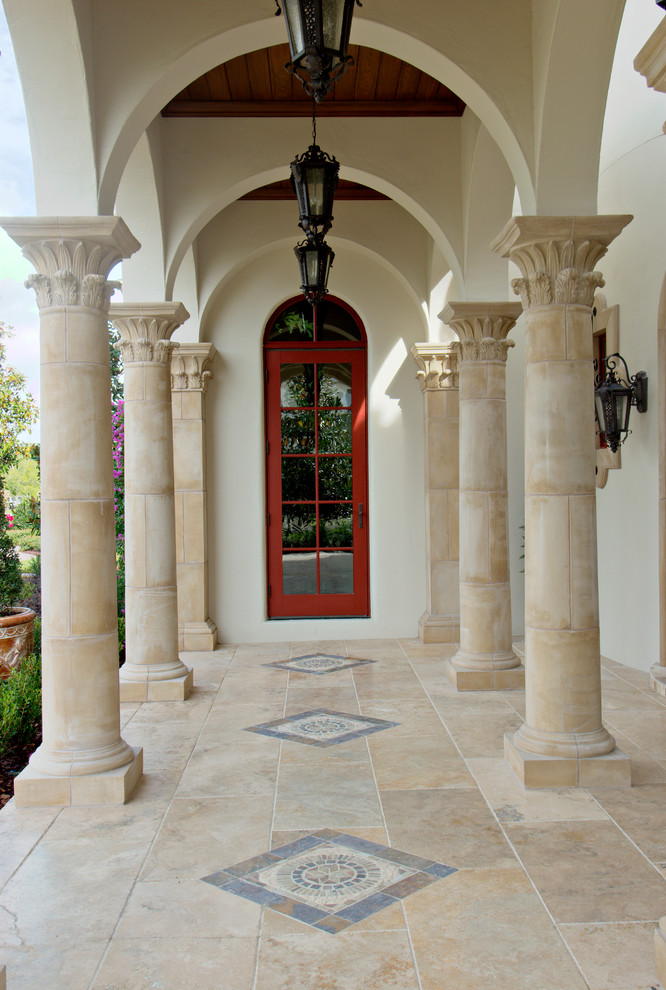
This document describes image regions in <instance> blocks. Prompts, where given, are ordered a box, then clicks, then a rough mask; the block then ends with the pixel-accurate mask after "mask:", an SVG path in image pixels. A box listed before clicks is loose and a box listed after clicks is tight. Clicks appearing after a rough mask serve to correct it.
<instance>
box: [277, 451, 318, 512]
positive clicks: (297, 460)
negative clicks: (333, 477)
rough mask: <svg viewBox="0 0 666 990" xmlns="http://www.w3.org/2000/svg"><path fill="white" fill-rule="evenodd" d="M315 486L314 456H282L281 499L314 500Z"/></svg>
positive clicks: (292, 500)
mask: <svg viewBox="0 0 666 990" xmlns="http://www.w3.org/2000/svg"><path fill="white" fill-rule="evenodd" d="M316 493H317V487H316V480H315V458H314V457H283V458H282V501H283V502H314V500H315V498H316Z"/></svg>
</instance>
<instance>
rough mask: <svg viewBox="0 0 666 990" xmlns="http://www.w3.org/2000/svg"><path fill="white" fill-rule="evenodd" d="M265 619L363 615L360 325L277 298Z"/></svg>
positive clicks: (347, 311)
mask: <svg viewBox="0 0 666 990" xmlns="http://www.w3.org/2000/svg"><path fill="white" fill-rule="evenodd" d="M264 362H265V365H264V366H265V381H266V386H265V388H266V392H265V415H266V508H267V512H266V526H267V539H266V546H267V572H268V586H267V592H268V595H267V601H268V617H269V618H271V619H277V618H298V617H303V618H305V617H321V618H328V617H334V616H335V617H340V616H367V615H369V601H370V599H369V583H368V526H367V505H368V498H367V488H368V485H367V477H368V470H367V371H366V336H365V331H364V328H363V325H362V323H361V321H360V319H359V318H358V316H356V314H355V313H354V312H353V311H352V310H351V308H350V307H349V306H347V305H345V304H344V303H343V302H341V301H340V300H338V299H326V300H325V301H323V302H322V303H320V304H319V305H318V306H316V307H314V308H313V307H312V306H310V304H309V303H307V302H305V301H304V300H303V299H297V300H293V299H292V300H290V301H289V302H287V303H285V304H284V305H282V306H281V307H280V308H279V309H278V310H277V311H276V312H275V313H274V314H273V316H272V317H271V319H270V320H269V322H268V325H267V329H266V334H265V337H264Z"/></svg>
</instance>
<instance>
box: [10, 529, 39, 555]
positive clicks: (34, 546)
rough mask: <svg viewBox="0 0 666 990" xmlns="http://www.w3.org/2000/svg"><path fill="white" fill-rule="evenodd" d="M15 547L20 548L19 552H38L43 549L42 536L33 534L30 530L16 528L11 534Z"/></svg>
mask: <svg viewBox="0 0 666 990" xmlns="http://www.w3.org/2000/svg"><path fill="white" fill-rule="evenodd" d="M9 535H10V537H11V540H12V542H13V543H14V546H16V547H18V549H19V550H37V551H39V550H40V549H41V536H40V535H39V533H33V532H32V530H30V529H16V527H14V528H13V529H12V530H10V533H9Z"/></svg>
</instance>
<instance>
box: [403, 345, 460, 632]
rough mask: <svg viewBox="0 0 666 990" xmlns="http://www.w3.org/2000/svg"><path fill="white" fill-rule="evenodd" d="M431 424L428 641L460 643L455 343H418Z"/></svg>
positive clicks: (424, 619)
mask: <svg viewBox="0 0 666 990" xmlns="http://www.w3.org/2000/svg"><path fill="white" fill-rule="evenodd" d="M412 357H413V358H414V360H415V361H416V363H417V365H418V368H419V370H418V372H417V374H416V378H417V380H418V383H419V385H420V387H421V391H422V392H423V399H424V426H425V508H426V610H425V612H424V613H423V615H422V616H421V618H420V619H419V637H420V639H421V641H422V642H423V643H456V642H457V641H458V636H459V634H460V608H459V604H458V374H457V367H458V364H457V361H458V356H457V346H456V345H455V344H453V345H452V344H450V343H448V344H414V346H413V347H412Z"/></svg>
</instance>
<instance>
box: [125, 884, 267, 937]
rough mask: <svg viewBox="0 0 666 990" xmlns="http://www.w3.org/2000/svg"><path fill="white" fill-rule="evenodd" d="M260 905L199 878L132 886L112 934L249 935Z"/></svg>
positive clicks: (254, 930) (256, 928)
mask: <svg viewBox="0 0 666 990" xmlns="http://www.w3.org/2000/svg"><path fill="white" fill-rule="evenodd" d="M261 910H262V909H261V907H260V906H259V905H258V904H252V903H251V902H250V901H245V900H242V899H241V898H239V897H234V896H233V894H229V893H227V892H226V891H223V890H218V889H217V888H215V887H212V886H211V885H210V884H207V883H204V882H203V881H202V880H153V881H143V880H142V881H139V883H137V884H135V886H134V888H133V890H132V892H131V894H130V896H129V899H128V901H127V904H126V905H125V908H124V910H123V913H122V916H121V918H120V921H119V923H118V928H117V930H116V932H115V934H114V937H115V938H138V939H144V938H145V939H150V938H174V939H178V938H238V937H246V938H252V937H255V936H257V935H258V934H259V923H260V920H261Z"/></svg>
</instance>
